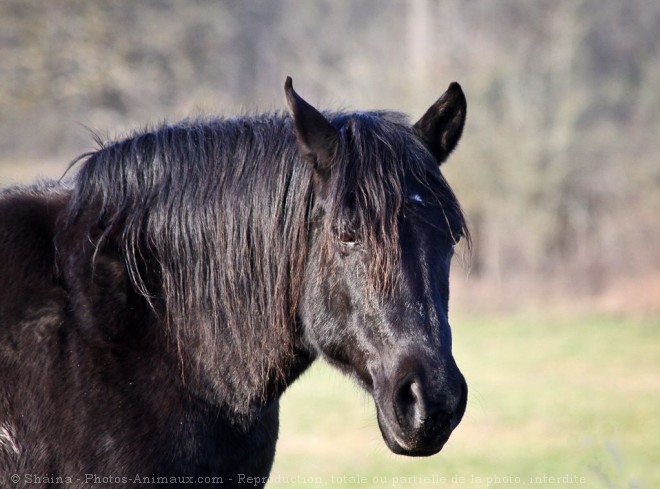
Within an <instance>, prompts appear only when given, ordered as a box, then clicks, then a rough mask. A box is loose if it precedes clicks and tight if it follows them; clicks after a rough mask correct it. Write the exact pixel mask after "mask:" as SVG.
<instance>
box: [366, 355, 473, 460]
mask: <svg viewBox="0 0 660 489" xmlns="http://www.w3.org/2000/svg"><path fill="white" fill-rule="evenodd" d="M408 363H409V362H405V364H408ZM451 363H452V364H453V360H452V362H451ZM403 367H404V368H399V369H396V371H398V373H399V375H397V376H395V380H394V382H385V383H384V384H385V385H384V386H383V385H381V386H378V385H375V387H376V388H375V389H374V399H375V401H376V409H377V412H378V425H379V427H380V431H381V433H382V435H383V439H384V440H385V443H386V444H387V446H388V447H389V448H390V450H392V452H394V453H396V454H399V455H408V456H418V457H419V456H421V457H423V456H429V455H434V454H436V453H438V452H439V451H440V450H441V449H442V447H443V446H444V445H445V443H446V442H447V440H448V439H449V436H450V435H451V433H452V431H453V430H454V428H456V426H458V424H459V423H460V421H461V419H462V418H463V414H464V413H465V407H466V404H467V384H466V383H465V379H464V378H463V375H462V374H461V373H460V371H459V370H458V368H457V367H456V366H455V364H454V365H452V367H453V368H450V369H446V370H445V369H442V370H440V371H434V372H432V373H426V372H425V370H424V369H422V368H416V369H412V370H411V369H409V368H406V367H407V365H404V366H403ZM388 385H389V386H391V387H390V388H388ZM383 387H384V388H383Z"/></svg>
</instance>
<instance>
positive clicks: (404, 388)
mask: <svg viewBox="0 0 660 489" xmlns="http://www.w3.org/2000/svg"><path fill="white" fill-rule="evenodd" d="M394 408H395V412H396V416H397V419H398V421H399V424H400V425H402V426H407V427H409V428H413V429H416V428H419V427H420V426H421V425H422V423H423V422H424V417H425V412H424V399H423V397H422V390H421V387H420V384H419V382H417V381H416V380H415V379H414V378H410V379H406V380H404V381H403V382H401V384H400V385H399V387H398V389H397V391H396V394H395V396H394Z"/></svg>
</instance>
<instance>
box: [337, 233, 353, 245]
mask: <svg viewBox="0 0 660 489" xmlns="http://www.w3.org/2000/svg"><path fill="white" fill-rule="evenodd" d="M338 238H339V241H340V242H341V243H342V244H345V245H348V246H355V245H357V239H356V238H355V234H354V233H353V232H352V231H350V230H348V229H345V230H343V231H341V232H340V233H339V236H338Z"/></svg>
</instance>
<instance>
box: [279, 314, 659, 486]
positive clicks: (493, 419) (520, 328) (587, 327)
mask: <svg viewBox="0 0 660 489" xmlns="http://www.w3.org/2000/svg"><path fill="white" fill-rule="evenodd" d="M452 324H453V331H454V353H455V356H456V360H457V362H458V364H459V366H460V367H461V369H462V371H463V373H464V374H465V376H466V378H467V380H468V384H469V387H470V401H469V403H468V409H467V413H466V415H465V418H464V419H463V422H462V423H461V425H460V426H459V427H458V429H457V430H456V431H455V433H454V434H453V435H452V438H451V439H450V441H449V442H448V444H447V445H446V447H445V448H444V449H443V451H442V452H441V453H440V454H439V455H436V456H434V457H431V458H421V459H413V458H407V457H400V456H395V455H393V454H391V453H390V452H389V451H388V450H387V448H386V447H385V444H384V442H383V440H382V439H381V436H380V432H379V430H378V425H377V423H376V420H375V413H374V408H373V402H372V400H371V399H370V398H369V397H368V396H367V395H366V394H364V393H363V392H361V391H360V390H359V388H358V387H356V386H355V385H354V384H353V383H352V382H351V381H350V380H348V379H346V378H344V377H342V376H341V375H340V374H337V373H335V371H334V370H332V369H331V368H330V367H328V366H327V365H325V364H323V363H321V362H317V364H316V365H315V366H314V367H313V368H312V369H311V370H310V371H309V372H308V373H307V374H305V375H304V376H303V378H302V379H300V380H299V381H297V382H296V383H295V384H294V385H293V386H292V387H291V388H290V389H289V390H288V391H287V392H286V393H285V395H284V398H283V400H282V409H281V429H280V441H279V443H278V451H277V455H276V459H275V466H274V468H273V471H272V473H271V481H270V483H269V485H268V486H267V487H271V488H274V487H288V488H292V487H322V486H334V487H362V488H367V487H408V488H416V487H442V488H490V487H493V488H494V487H497V488H508V487H515V488H521V487H538V488H541V487H579V488H581V489H583V488H648V489H653V488H657V487H660V320H659V319H657V318H648V317H647V318H645V319H631V318H617V317H610V316H605V317H587V318H585V317H581V318H574V317H573V318H568V317H562V316H554V317H551V318H550V317H540V316H535V315H518V316H514V317H506V318H498V319H494V318H489V317H483V318H480V317H460V316H459V317H454V318H453V322H452ZM553 478H554V479H553Z"/></svg>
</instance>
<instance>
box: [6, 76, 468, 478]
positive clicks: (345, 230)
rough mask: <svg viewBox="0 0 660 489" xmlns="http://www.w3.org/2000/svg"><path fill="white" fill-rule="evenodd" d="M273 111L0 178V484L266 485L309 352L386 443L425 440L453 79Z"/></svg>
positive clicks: (436, 385) (439, 419) (452, 134)
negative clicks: (363, 406)
mask: <svg viewBox="0 0 660 489" xmlns="http://www.w3.org/2000/svg"><path fill="white" fill-rule="evenodd" d="M284 91H285V96H286V101H287V106H288V110H287V111H285V112H278V113H269V114H263V115H243V116H240V117H234V118H196V119H187V120H184V121H182V122H179V123H176V124H166V123H164V124H162V125H161V126H157V127H152V128H148V129H146V130H144V131H141V132H135V133H132V134H130V135H128V136H127V137H125V138H123V139H121V138H118V139H117V140H116V141H114V142H102V141H99V144H100V147H99V148H97V149H96V150H94V151H92V152H89V153H86V154H83V155H81V156H80V157H79V158H77V159H76V160H74V162H73V163H72V166H74V165H75V167H76V168H77V170H76V172H75V175H74V176H67V177H66V178H62V179H60V180H58V181H41V182H38V183H35V184H32V185H29V186H22V187H21V186H17V187H11V188H8V189H5V190H4V191H2V193H0V257H1V258H2V259H1V260H0V479H2V484H3V485H5V487H6V486H7V485H10V484H13V485H14V486H16V487H27V486H30V487H53V486H55V485H56V484H57V487H69V488H82V487H90V484H91V485H92V487H97V488H106V487H107V488H110V487H112V488H116V487H143V486H147V485H151V484H153V483H168V484H170V487H191V486H193V487H216V486H217V484H219V483H222V484H223V485H226V486H228V487H239V486H242V485H244V484H245V483H246V482H247V481H250V482H251V485H252V486H254V487H263V486H264V485H265V484H266V483H267V481H268V477H269V473H270V470H271V467H272V463H273V459H274V454H275V446H276V441H277V437H278V409H279V407H278V406H279V404H278V400H279V398H280V396H281V395H282V393H283V392H284V390H285V389H286V387H287V386H289V385H290V384H291V383H292V382H293V381H295V380H296V378H297V377H299V376H300V375H301V374H302V373H303V372H304V371H305V370H306V369H307V368H308V367H309V366H310V364H311V363H312V362H313V361H314V360H315V359H317V358H323V359H325V360H326V361H328V362H329V363H330V364H332V365H334V366H335V367H337V368H338V369H339V370H340V371H342V372H344V373H346V374H348V375H349V376H350V377H352V378H353V379H355V380H356V381H357V383H358V384H359V385H361V386H362V387H363V388H364V389H365V390H366V391H367V392H368V393H369V394H370V395H371V396H372V397H373V400H374V403H375V406H376V412H377V420H378V425H379V427H380V431H381V433H382V437H383V439H384V442H385V444H386V445H387V446H388V447H389V449H390V450H391V451H392V452H394V453H396V454H401V455H408V456H429V455H433V454H436V453H437V452H439V451H440V450H441V449H442V447H443V446H444V445H445V443H446V442H447V440H448V438H449V436H450V434H451V432H452V431H453V430H454V429H455V428H456V426H457V425H458V424H459V422H460V421H461V418H462V416H463V413H464V411H465V407H466V402H467V384H466V382H465V379H464V377H463V375H462V374H461V372H460V371H459V369H458V366H457V365H456V362H455V361H454V358H453V356H452V339H451V330H450V325H449V321H448V297H449V268H450V261H451V259H452V255H453V252H454V247H455V245H456V244H457V243H458V241H459V240H460V239H461V238H464V239H466V240H467V239H469V233H468V229H467V225H466V220H465V218H464V215H463V212H462V211H461V207H460V205H459V203H458V200H457V198H456V197H455V195H454V193H453V191H452V190H451V188H450V186H449V184H448V183H447V181H446V180H445V178H444V177H443V175H442V173H441V172H440V165H441V164H442V163H443V162H445V160H446V159H447V158H448V156H449V155H450V153H451V152H452V151H453V150H454V148H455V147H456V145H457V143H458V141H459V139H460V137H461V134H462V131H463V126H464V123H465V116H466V99H465V96H464V94H463V92H462V90H461V88H460V86H459V85H458V84H457V83H455V82H454V83H452V84H451V85H450V86H449V88H448V89H447V91H446V92H445V93H444V94H443V95H442V96H441V97H440V98H439V99H438V100H437V102H435V103H434V104H433V105H432V106H431V107H430V108H429V109H428V110H427V112H426V113H425V114H424V115H423V116H422V117H421V119H420V120H419V121H418V122H417V123H415V124H411V123H410V122H409V121H408V119H407V118H406V117H405V116H404V115H402V114H400V113H397V112H391V111H362V112H358V111H356V112H350V111H343V112H332V111H323V112H321V111H319V110H318V109H316V108H315V107H313V106H312V105H311V104H309V103H308V102H307V101H305V100H304V99H303V98H302V97H301V96H300V95H298V93H296V91H295V90H294V88H293V85H292V81H291V78H290V77H288V78H287V80H286V83H285V86H284Z"/></svg>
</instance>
